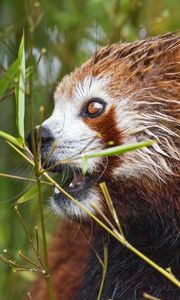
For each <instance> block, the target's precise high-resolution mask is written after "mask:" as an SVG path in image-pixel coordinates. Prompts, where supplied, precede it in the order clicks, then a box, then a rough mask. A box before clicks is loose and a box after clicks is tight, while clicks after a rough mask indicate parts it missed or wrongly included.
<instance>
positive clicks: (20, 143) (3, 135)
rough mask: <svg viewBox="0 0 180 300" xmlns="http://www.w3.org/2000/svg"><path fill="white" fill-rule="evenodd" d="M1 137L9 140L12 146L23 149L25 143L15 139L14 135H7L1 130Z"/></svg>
mask: <svg viewBox="0 0 180 300" xmlns="http://www.w3.org/2000/svg"><path fill="white" fill-rule="evenodd" d="M0 137H2V138H3V139H5V140H7V141H8V142H11V143H12V144H14V145H16V146H18V147H21V148H23V143H22V140H21V139H19V138H16V137H14V136H13V135H11V134H9V133H6V132H4V131H2V130H0Z"/></svg>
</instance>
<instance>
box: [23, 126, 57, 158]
mask: <svg viewBox="0 0 180 300" xmlns="http://www.w3.org/2000/svg"><path fill="white" fill-rule="evenodd" d="M32 134H34V141H35V147H36V150H37V146H38V143H40V144H41V147H43V146H46V145H47V146H49V145H52V144H53V142H54V137H53V135H52V134H51V132H50V130H49V129H48V128H47V127H43V126H42V127H41V129H40V130H38V129H37V128H35V129H34V130H33V132H30V133H29V134H28V135H27V138H26V142H27V145H28V148H29V150H30V151H31V152H32V153H33V146H32V140H33V138H32Z"/></svg>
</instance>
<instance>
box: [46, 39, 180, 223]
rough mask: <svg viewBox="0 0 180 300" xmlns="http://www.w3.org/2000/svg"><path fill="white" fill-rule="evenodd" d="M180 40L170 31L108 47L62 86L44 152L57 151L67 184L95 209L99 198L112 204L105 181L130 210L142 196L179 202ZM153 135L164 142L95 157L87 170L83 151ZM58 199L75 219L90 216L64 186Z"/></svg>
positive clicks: (122, 209)
mask: <svg viewBox="0 0 180 300" xmlns="http://www.w3.org/2000/svg"><path fill="white" fill-rule="evenodd" d="M179 44H180V43H179V37H178V36H177V35H176V34H169V35H165V36H161V37H156V38H151V39H147V40H142V41H139V42H134V43H129V44H114V45H112V46H107V47H104V48H102V49H100V50H98V51H97V52H96V54H95V55H94V57H92V58H91V59H90V60H88V61H87V62H86V63H85V64H84V65H83V66H82V67H81V68H79V69H77V70H75V71H74V72H73V73H72V74H70V75H67V76H66V77H65V78H64V79H63V81H62V82H61V83H60V84H59V85H58V86H57V89H56V91H55V95H54V102H55V107H54V111H53V113H52V116H51V117H50V118H49V119H47V120H46V121H45V122H44V123H43V126H42V159H43V160H46V159H47V156H48V155H49V153H51V155H49V158H48V161H49V165H51V166H53V165H54V164H56V165H57V164H58V167H59V169H58V168H56V171H58V170H60V172H62V181H64V182H62V185H64V186H65V190H66V191H68V192H69V193H70V194H71V195H72V196H73V197H74V198H76V199H77V200H78V201H80V202H81V203H82V204H83V205H84V206H85V207H86V208H88V209H89V210H90V211H93V212H94V209H93V208H92V206H91V204H92V202H94V203H95V204H96V205H97V206H98V207H99V208H100V209H102V210H103V209H105V208H104V206H105V205H104V201H105V200H104V199H103V196H102V194H101V191H100V188H99V182H100V181H105V182H107V184H108V188H109V190H110V194H111V196H112V200H113V201H114V202H115V206H116V207H117V208H118V210H119V213H120V215H122V216H126V215H128V216H129V215H131V214H132V213H133V212H134V213H137V211H138V209H136V208H137V207H138V202H141V203H142V202H143V201H146V202H149V203H151V204H152V206H153V205H154V206H155V205H157V206H158V205H159V206H163V203H162V199H165V200H163V201H165V202H167V201H169V202H168V203H171V204H172V206H174V205H177V196H174V192H171V191H173V186H176V187H177V186H178V182H179V179H178V171H179V159H180V156H179V144H180V141H179V133H180V124H179V121H180V119H179V114H180V107H179V98H178V97H179V91H180V89H179V82H178V79H179V71H180V67H179V62H180V60H179V58H180V57H179V53H180V52H179ZM178 61H179V62H178ZM147 139H155V140H156V141H157V143H155V144H153V145H152V146H151V147H150V148H143V149H141V150H137V151H133V152H128V153H126V154H124V155H122V156H114V157H109V158H101V157H98V158H97V157H96V158H91V159H89V160H88V168H87V174H86V176H83V175H82V159H81V154H82V153H86V152H89V151H92V150H93V151H98V150H101V149H103V148H107V147H109V145H110V143H111V144H113V145H121V144H127V143H132V142H138V141H143V140H147ZM54 143H55V144H56V147H55V148H54V150H53V151H51V150H52V147H53V145H54ZM64 162H66V163H64ZM67 182H68V184H67ZM66 185H67V186H66ZM175 194H176V195H177V191H176V192H175ZM135 195H136V197H135ZM167 199H168V200H167ZM155 202H156V203H155ZM52 204H53V207H54V208H55V210H56V211H58V212H59V213H63V214H64V215H67V216H70V217H72V218H73V217H83V218H86V217H87V216H86V214H85V213H84V212H83V211H82V209H81V208H79V207H78V206H77V205H76V204H74V203H73V202H72V201H71V200H70V199H68V198H67V197H66V196H65V195H64V194H63V193H60V192H59V191H58V190H55V194H54V196H53V199H52ZM166 205H167V204H166ZM169 205H170V204H168V206H169ZM94 213H95V212H94Z"/></svg>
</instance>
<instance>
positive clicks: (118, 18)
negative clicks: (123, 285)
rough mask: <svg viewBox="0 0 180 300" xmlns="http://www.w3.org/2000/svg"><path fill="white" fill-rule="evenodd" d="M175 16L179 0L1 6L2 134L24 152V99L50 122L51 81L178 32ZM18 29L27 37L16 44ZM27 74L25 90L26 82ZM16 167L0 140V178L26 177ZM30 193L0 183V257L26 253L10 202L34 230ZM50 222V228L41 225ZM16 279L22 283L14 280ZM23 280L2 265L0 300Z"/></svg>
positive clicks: (65, 0) (12, 295) (20, 288)
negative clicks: (100, 51) (124, 44)
mask: <svg viewBox="0 0 180 300" xmlns="http://www.w3.org/2000/svg"><path fill="white" fill-rule="evenodd" d="M179 10H180V2H179V1H178V0H159V1H155V0H146V1H141V0H133V1H132V0H122V1H120V0H112V1H109V0H61V1H59V0H53V1H43V0H42V1H30V0H29V1H28V0H25V1H20V0H18V1H16V2H15V1H13V0H8V1H7V0H0V46H1V47H0V64H1V65H2V68H0V115H1V116H0V136H1V137H3V138H4V139H5V140H8V141H10V142H11V143H13V144H15V145H16V146H22V141H23V139H24V136H25V134H24V119H25V129H26V132H28V130H29V129H30V125H29V124H30V121H29V117H30V116H29V112H28V110H27V112H26V114H25V112H24V108H25V102H24V100H25V99H24V98H25V94H26V95H27V96H28V95H29V94H30V96H31V97H32V100H33V110H34V116H35V123H39V106H40V105H44V106H45V114H44V117H46V116H48V114H49V112H50V111H51V109H52V105H53V102H52V101H51V102H50V101H49V98H52V91H53V89H54V86H55V85H56V83H57V81H59V80H61V79H62V77H63V76H64V74H66V73H68V72H71V71H72V70H73V69H74V68H75V67H76V66H77V65H79V64H81V63H82V62H83V61H85V59H86V58H87V57H88V56H90V55H91V54H92V53H94V52H95V50H96V48H97V47H98V46H101V45H104V44H106V43H113V42H118V41H119V40H121V41H131V40H135V39H137V38H141V37H144V36H146V35H157V34H160V33H164V32H168V31H173V30H177V29H178V24H179ZM23 30H24V32H25V36H24V39H22V40H21V38H22V33H23ZM24 40H25V44H26V49H25V50H26V51H25V52H24ZM19 44H20V45H21V46H20V48H19ZM31 45H33V53H32V55H31V53H30V50H29V49H30V48H31V47H30V46H31ZM17 56H18V58H17ZM25 58H26V63H27V66H28V68H27V69H26V71H25ZM4 68H5V70H4ZM31 76H32V90H31V91H30V90H29V85H28V83H27V79H28V80H29V78H30V77H31ZM25 79H26V80H25ZM14 91H15V93H14ZM26 105H27V104H26ZM16 112H17V113H16ZM14 120H16V125H17V127H16V126H15V122H14ZM7 132H8V134H7ZM19 162H20V159H19V157H18V155H17V154H16V153H15V152H13V150H12V149H11V148H10V147H9V145H7V143H5V142H4V141H3V140H2V139H0V172H2V173H11V174H19V175H20V176H25V175H27V176H28V175H29V174H28V173H27V174H26V169H27V168H29V167H28V165H27V164H24V165H23V167H22V168H21V169H18V168H17V165H18V164H19ZM14 169H16V170H14ZM27 172H29V171H28V170H27ZM24 189H25V190H26V191H27V190H28V191H27V193H24ZM36 191H37V190H36V188H34V187H33V186H32V187H31V188H30V186H29V185H28V184H22V182H21V181H15V182H14V181H13V180H9V179H7V178H2V177H0V199H1V209H0V252H2V250H3V249H4V248H8V251H10V252H11V254H12V255H13V256H15V255H16V253H17V251H18V250H19V249H23V250H25V251H26V253H27V254H29V252H30V250H29V246H28V244H27V241H26V237H25V235H24V234H23V233H22V228H21V227H20V225H19V223H18V220H17V216H16V214H15V212H14V209H13V206H12V204H13V203H15V202H16V201H17V199H21V200H19V201H21V202H23V201H25V202H24V204H22V216H23V218H24V219H25V220H26V224H27V227H28V229H30V230H32V231H33V228H34V226H35V225H36V224H37V222H39V221H38V218H37V217H38V216H37V204H36V201H28V202H27V201H26V200H28V199H29V198H31V197H33V195H35V194H36ZM46 194H47V193H46ZM44 198H46V196H45V197H44ZM36 216H37V217H36ZM53 218H54V217H53ZM52 221H53V219H52V217H51V222H49V220H47V222H46V223H48V224H49V223H53V222H52ZM48 232H51V228H50V227H48ZM20 276H21V279H23V278H24V280H19V277H20ZM28 280H29V277H26V276H24V275H23V274H22V275H17V274H13V273H12V272H11V270H10V268H9V267H8V266H7V265H5V264H0V298H2V299H3V300H10V299H13V300H16V299H21V297H22V295H23V292H24V291H25V290H27V289H26V288H25V287H26V286H29V281H28ZM7 286H10V287H11V288H10V289H7Z"/></svg>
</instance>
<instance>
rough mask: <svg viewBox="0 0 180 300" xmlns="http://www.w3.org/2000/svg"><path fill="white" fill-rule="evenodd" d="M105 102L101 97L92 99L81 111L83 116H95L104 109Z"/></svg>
mask: <svg viewBox="0 0 180 300" xmlns="http://www.w3.org/2000/svg"><path fill="white" fill-rule="evenodd" d="M105 106H106V103H105V102H104V101H103V100H101V99H93V100H91V101H90V102H89V103H88V104H87V105H86V108H85V110H84V112H83V116H84V117H88V118H95V117H97V116H99V115H100V114H102V113H103V112H104V110H105Z"/></svg>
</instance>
